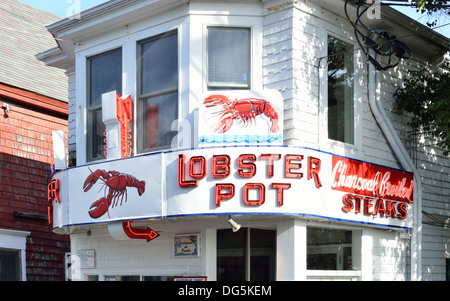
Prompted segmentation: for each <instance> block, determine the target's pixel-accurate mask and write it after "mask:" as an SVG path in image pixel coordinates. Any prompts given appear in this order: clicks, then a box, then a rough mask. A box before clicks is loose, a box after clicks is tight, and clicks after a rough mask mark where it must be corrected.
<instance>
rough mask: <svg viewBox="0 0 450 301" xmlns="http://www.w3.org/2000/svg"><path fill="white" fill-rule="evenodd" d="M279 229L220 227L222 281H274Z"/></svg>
mask: <svg viewBox="0 0 450 301" xmlns="http://www.w3.org/2000/svg"><path fill="white" fill-rule="evenodd" d="M275 271H276V230H265V229H255V228H241V229H240V230H239V231H238V232H233V231H232V230H231V229H224V230H217V280H218V281H274V280H275Z"/></svg>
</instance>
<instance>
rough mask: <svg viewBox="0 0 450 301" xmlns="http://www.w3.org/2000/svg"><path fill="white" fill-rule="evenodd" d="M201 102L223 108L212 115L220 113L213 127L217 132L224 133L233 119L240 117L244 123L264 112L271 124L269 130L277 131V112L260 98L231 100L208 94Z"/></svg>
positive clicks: (208, 105)
mask: <svg viewBox="0 0 450 301" xmlns="http://www.w3.org/2000/svg"><path fill="white" fill-rule="evenodd" d="M203 104H204V105H205V106H206V107H208V108H210V107H214V106H217V105H222V106H223V108H222V109H219V110H218V111H217V112H215V113H213V114H214V115H220V117H219V121H218V124H217V126H216V128H215V129H214V130H215V131H216V132H218V133H225V132H226V131H228V130H229V129H230V127H231V125H232V124H233V119H241V120H242V121H243V122H244V124H248V122H250V123H251V122H252V120H255V117H256V116H258V115H261V114H263V113H264V115H266V116H267V117H269V118H270V120H271V122H272V126H271V128H270V131H271V132H272V133H277V132H278V131H279V128H278V114H277V112H276V110H275V109H274V107H272V105H271V104H270V102H268V101H266V100H264V99H260V98H244V99H239V100H235V101H231V100H230V99H229V98H228V97H226V96H224V95H211V96H208V97H207V98H206V99H205V100H204V101H203Z"/></svg>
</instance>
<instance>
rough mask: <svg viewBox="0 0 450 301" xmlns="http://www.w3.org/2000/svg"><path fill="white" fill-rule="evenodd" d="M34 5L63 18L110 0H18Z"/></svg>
mask: <svg viewBox="0 0 450 301" xmlns="http://www.w3.org/2000/svg"><path fill="white" fill-rule="evenodd" d="M18 1H19V2H22V3H25V4H28V5H30V6H33V7H37V8H40V9H42V10H45V11H48V12H51V13H52V14H55V15H57V16H60V17H61V18H66V17H70V16H71V15H74V14H76V13H78V12H79V11H77V10H78V9H81V11H83V10H86V9H88V8H91V7H94V6H96V5H99V4H102V3H104V2H107V1H108V0H18Z"/></svg>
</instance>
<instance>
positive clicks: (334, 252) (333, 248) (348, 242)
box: [307, 227, 352, 270]
mask: <svg viewBox="0 0 450 301" xmlns="http://www.w3.org/2000/svg"><path fill="white" fill-rule="evenodd" d="M307 269H308V270H351V269H352V231H347V230H338V229H326V228H312V227H308V228H307Z"/></svg>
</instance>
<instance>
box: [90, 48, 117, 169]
mask: <svg viewBox="0 0 450 301" xmlns="http://www.w3.org/2000/svg"><path fill="white" fill-rule="evenodd" d="M88 79H89V80H88V96H89V99H88V103H87V106H88V115H87V116H88V117H87V118H88V120H87V126H88V130H87V133H88V135H87V137H88V138H87V139H88V141H87V144H88V160H92V159H96V158H104V150H105V149H104V141H103V140H104V136H103V132H104V131H105V125H104V124H103V121H102V95H103V94H104V93H108V92H111V91H117V92H118V93H119V94H120V95H121V94H122V50H121V49H118V50H114V51H110V52H107V53H104V54H101V55H97V56H94V57H91V58H89V59H88Z"/></svg>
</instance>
